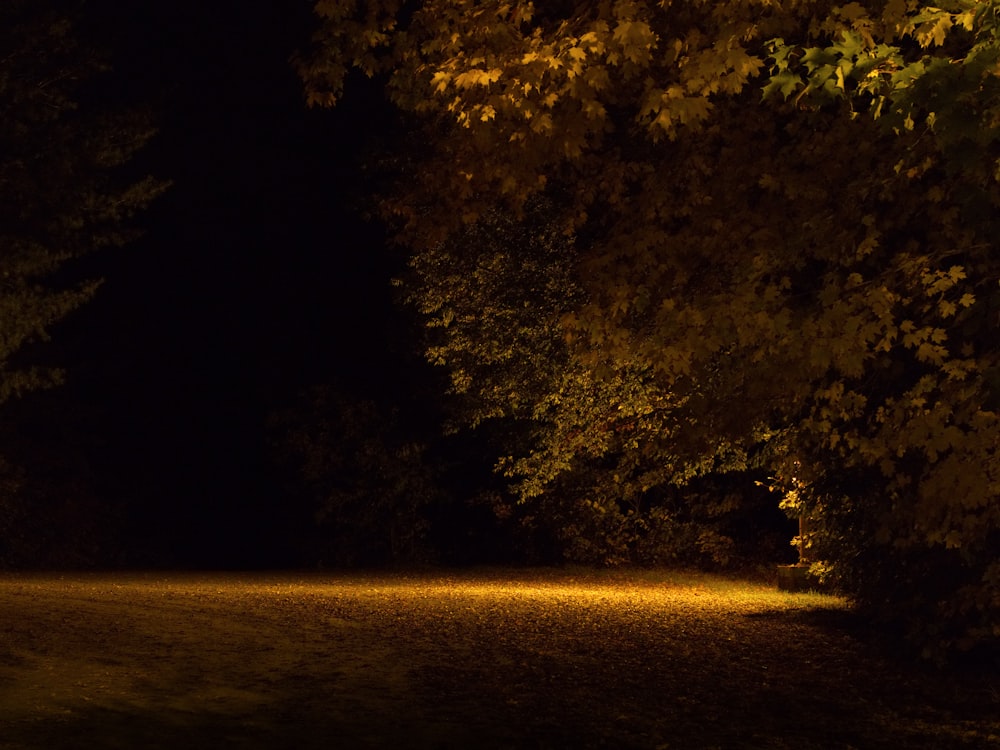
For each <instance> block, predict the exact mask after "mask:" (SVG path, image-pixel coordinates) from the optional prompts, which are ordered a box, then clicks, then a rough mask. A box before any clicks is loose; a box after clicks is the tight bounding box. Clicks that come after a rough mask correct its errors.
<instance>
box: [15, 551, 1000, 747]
mask: <svg viewBox="0 0 1000 750" xmlns="http://www.w3.org/2000/svg"><path fill="white" fill-rule="evenodd" d="M849 618H850V615H849V612H848V611H847V609H846V605H845V603H844V602H843V601H842V600H840V599H838V598H836V597H832V596H826V595H822V594H816V593H807V594H789V593H784V592H778V591H776V590H775V589H774V587H773V586H771V585H768V584H761V583H753V582H748V581H740V580H732V579H727V578H722V577H718V576H711V575H707V574H698V573H682V572H671V571H661V572H631V573H629V572H608V571H603V572H601V571H586V570H486V571H474V572H459V573H453V572H449V573H442V572H440V571H437V572H433V571H432V572H422V573H411V574H364V575H362V574H339V573H333V574H322V573H306V574H291V573H282V574H176V575H173V574H171V575H167V574H154V573H148V574H127V575H126V574H73V575H64V576H58V575H13V574H10V575H7V576H5V577H0V730H2V731H0V748H3V750H8V749H10V750H15V749H16V750H21V749H22V748H71V747H80V746H81V740H83V744H84V745H85V746H87V747H92V748H104V747H107V748H118V747H121V748H132V747H144V748H161V747H162V748H177V747H184V748H187V749H188V750H195V749H197V748H202V747H205V748H208V747H213V748H214V747H221V746H224V747H227V748H228V747H233V748H248V749H249V748H285V747H287V748H320V747H323V748H328V747H344V748H354V747H357V748H383V747H386V748H390V747H391V748H396V747H401V748H402V747H405V748H466V747H477V748H563V747H573V748H792V747H794V748H797V749H801V748H859V749H860V748H864V749H866V750H867V749H868V748H927V749H928V750H929V749H930V748H935V749H938V748H951V747H956V748H980V747H984V748H985V747H1000V689H998V683H997V681H996V679H995V677H994V676H992V675H990V674H977V675H971V676H970V675H957V674H950V675H945V674H937V673H933V672H930V671H928V670H927V669H926V668H923V667H921V666H919V665H915V664H908V663H906V662H902V661H900V660H899V659H898V658H894V657H893V656H891V655H890V654H888V653H885V652H883V651H881V650H880V649H879V648H878V647H876V646H875V645H874V644H873V643H870V642H866V641H864V640H860V639H859V638H858V637H856V635H855V634H854V631H853V630H850V629H846V628H844V627H842V626H840V625H839V623H842V622H845V621H849Z"/></svg>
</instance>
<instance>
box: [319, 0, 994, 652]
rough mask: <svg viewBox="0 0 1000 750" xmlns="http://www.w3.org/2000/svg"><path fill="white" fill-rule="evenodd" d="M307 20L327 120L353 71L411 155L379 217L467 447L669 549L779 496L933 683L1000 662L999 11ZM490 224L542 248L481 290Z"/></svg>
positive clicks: (354, 13)
mask: <svg viewBox="0 0 1000 750" xmlns="http://www.w3.org/2000/svg"><path fill="white" fill-rule="evenodd" d="M315 7H316V12H317V14H318V15H319V16H320V18H321V19H322V26H321V29H320V30H319V31H318V32H317V45H316V48H315V50H314V54H313V55H312V56H311V57H310V58H308V59H304V60H302V61H301V62H300V69H301V72H302V74H303V77H304V79H305V82H306V85H307V89H308V91H309V97H310V101H311V102H312V103H314V104H319V105H330V104H333V103H334V102H335V101H336V98H337V97H338V96H339V95H340V94H341V93H342V86H343V80H344V75H345V71H347V70H348V69H349V68H351V67H352V66H353V67H357V68H360V69H362V70H363V71H365V72H367V73H369V74H372V75H374V74H380V75H383V76H385V80H386V81H387V84H386V89H387V92H388V95H389V97H390V98H391V100H392V101H393V102H395V103H396V104H397V105H398V106H399V107H400V108H401V109H403V110H405V111H408V112H410V113H412V114H413V115H414V118H415V122H416V123H417V127H420V128H422V129H423V130H422V137H423V141H424V143H425V144H426V152H425V153H424V154H423V155H422V158H421V159H420V161H419V170H418V171H417V172H416V173H415V174H407V175H406V176H405V179H402V180H400V182H399V184H398V185H397V188H396V189H395V190H394V191H392V192H390V193H389V194H387V195H386V196H384V204H383V205H384V208H385V215H386V216H387V217H388V218H390V219H391V220H393V221H394V222H395V223H396V226H398V228H399V237H400V239H401V240H403V241H404V242H406V243H407V244H408V246H409V247H410V248H411V250H412V252H413V256H414V265H415V268H417V269H418V271H419V272H421V273H423V275H424V278H425V280H426V279H428V278H430V279H434V278H435V276H436V275H437V274H438V273H439V271H438V270H437V269H439V268H440V269H441V271H440V272H441V274H442V275H440V277H439V278H436V280H435V281H433V283H429V284H428V283H425V285H424V287H423V291H422V292H418V296H419V295H420V294H423V295H424V299H423V302H422V305H423V307H424V312H425V313H427V314H429V316H430V318H429V319H430V321H431V322H432V323H433V324H434V325H436V326H445V327H448V326H452V325H457V326H458V328H457V329H456V330H455V331H454V332H452V333H451V335H450V336H446V337H445V338H444V340H443V343H440V344H439V345H437V346H436V347H435V348H433V349H432V350H431V356H432V358H434V359H435V360H437V361H440V362H442V363H444V364H446V365H448V366H450V367H451V368H452V370H453V372H454V373H455V375H456V378H457V381H456V384H457V385H459V386H460V390H463V391H464V392H465V393H466V394H469V395H471V396H473V397H474V398H473V400H474V401H475V403H476V405H475V406H474V407H472V409H471V411H470V412H469V414H470V415H471V416H470V421H472V422H473V423H475V422H476V421H477V420H481V419H483V418H484V417H487V416H490V415H493V414H497V413H501V412H502V413H505V414H506V413H511V414H514V416H517V417H518V418H522V419H527V420H529V421H531V422H532V431H531V432H530V433H529V435H530V440H528V441H523V440H522V441H520V442H517V443H516V444H513V445H511V446H510V448H509V450H510V453H509V454H508V458H506V459H505V460H504V461H503V462H502V465H503V467H504V468H505V470H506V471H508V472H509V473H510V474H511V476H513V477H514V478H515V479H516V481H517V482H519V488H520V495H521V499H522V500H523V501H525V502H531V503H536V504H537V505H538V507H539V508H541V509H545V508H551V507H557V508H563V507H565V506H566V504H567V503H569V504H570V505H571V506H573V507H574V508H576V509H577V511H579V509H582V508H593V509H595V511H596V512H595V513H594V514H592V516H593V517H596V516H597V515H601V514H603V511H602V510H601V509H602V508H605V509H606V508H611V507H613V508H615V509H617V510H618V511H619V515H620V514H621V511H622V509H625V511H624V512H625V513H626V514H627V512H628V510H627V509H628V508H630V507H633V508H635V509H636V510H641V511H643V512H644V513H645V515H644V516H643V517H644V518H654V517H655V515H656V514H655V513H654V512H653V509H656V508H660V507H668V506H664V505H663V502H662V500H660V498H663V497H665V496H666V495H667V494H668V493H670V492H672V491H673V489H672V488H674V487H675V486H677V485H685V484H687V483H689V482H691V481H692V480H695V479H697V478H699V477H705V476H713V475H719V474H726V473H733V472H737V473H738V472H748V471H751V470H754V469H766V470H767V473H768V475H769V476H770V477H771V479H770V480H769V481H770V483H771V486H772V487H773V488H775V489H777V490H779V491H780V492H781V493H782V494H783V495H784V497H785V500H784V504H785V506H786V507H787V508H788V509H789V510H790V511H791V512H792V513H795V514H798V513H804V514H807V515H809V516H810V517H811V518H812V520H813V523H812V528H813V529H814V531H813V532H812V534H811V538H810V539H809V540H807V541H808V542H809V543H810V544H811V545H812V546H813V551H814V554H815V557H816V558H817V559H819V560H820V562H819V563H817V568H818V569H819V570H820V571H821V572H823V573H824V574H825V575H827V576H829V577H830V578H832V579H835V580H837V581H839V582H840V584H841V585H842V586H843V587H844V588H845V589H846V590H847V591H848V593H850V594H851V595H852V596H853V597H854V598H855V599H856V600H857V602H858V603H859V604H860V605H862V606H863V607H865V608H866V609H868V610H869V611H871V612H873V613H874V614H876V615H878V616H880V617H883V618H885V619H887V620H892V621H894V622H898V623H901V624H903V625H904V626H905V627H906V628H907V629H908V631H909V634H910V635H911V637H912V638H913V639H914V640H915V641H916V642H918V643H920V644H922V645H924V646H925V647H926V648H927V650H928V652H929V653H930V652H940V651H944V650H947V649H950V648H954V647H959V648H972V647H974V646H976V645H979V644H987V643H991V642H992V643H995V642H996V640H997V639H998V637H1000V554H998V553H1000V549H998V548H1000V502H998V496H1000V455H998V444H997V440H996V435H997V428H998V426H1000V425H998V414H997V411H996V409H997V406H998V396H1000V392H998V385H1000V360H998V354H1000V349H998V345H997V343H996V342H997V338H996V336H995V332H996V329H997V323H998V317H997V316H998V307H1000V288H998V279H1000V268H998V257H1000V256H998V254H997V252H996V250H997V248H996V237H997V236H998V232H997V226H996V222H997V219H996V217H997V216H998V215H1000V214H998V212H997V208H998V207H1000V206H998V203H1000V193H998V185H997V174H998V172H997V164H998V161H997V158H998V156H1000V154H998V152H997V144H996V129H997V124H996V123H997V122H998V119H997V113H998V112H1000V108H998V101H997V92H998V91H1000V87H998V76H1000V72H998V71H1000V67H998V65H997V60H998V59H1000V57H998V56H1000V41H998V38H997V28H998V26H997V17H998V12H1000V5H998V4H997V3H996V2H993V1H985V2H974V1H972V0H956V2H954V3H953V4H952V6H951V7H948V8H944V9H942V8H934V7H930V6H926V5H924V4H922V3H919V2H916V1H915V0H889V1H888V2H875V1H873V2H868V3H858V2H852V3H847V4H843V5H838V4H836V3H830V2H821V1H810V2H798V3H791V4H779V3H777V2H772V1H771V0H730V1H727V2H711V3H709V2H696V1H695V2H683V3H682V2H666V1H663V2H653V1H652V0H645V1H640V0H617V1H614V2H612V1H611V0H593V1H592V2H584V3H573V4H564V3H554V4H552V3H546V4H545V5H544V7H542V6H539V7H537V8H536V7H535V6H534V5H533V4H532V3H528V2H503V1H500V0H494V1H493V2H486V3H475V4H473V3H466V2H445V1H444V0H425V1H424V2H422V3H418V4H412V3H402V2H398V1H394V0H381V1H372V2H360V3H359V2H351V1H349V0H320V2H317V3H316V6H315ZM540 200H541V201H544V202H545V205H546V206H547V209H546V219H545V227H547V229H545V231H546V232H548V233H549V234H548V235H545V234H544V232H539V230H538V229H537V228H531V227H532V226H533V224H532V222H534V221H535V219H533V218H532V216H531V213H532V210H533V206H536V205H538V202H539V201H540ZM496 216H505V217H508V218H507V219H505V220H507V221H509V220H516V221H522V220H524V221H526V222H527V224H525V226H526V227H528V228H527V229H525V230H524V232H525V236H524V238H523V239H519V238H518V237H516V236H513V235H508V240H507V241H506V242H505V243H502V247H499V248H497V249H496V250H495V251H494V252H493V253H492V257H491V255H490V254H486V255H484V254H483V252H482V239H481V238H482V235H483V233H489V232H491V231H492V230H491V228H490V227H491V226H494V225H495V224H496V219H495V218H494V217H496ZM470 227H471V229H470ZM477 233H478V234H477ZM557 234H558V235H559V236H561V237H563V238H564V239H563V240H562V242H564V243H565V244H564V246H562V247H561V249H559V250H558V252H554V251H553V250H552V249H549V250H546V247H548V245H546V242H548V241H546V242H542V243H541V244H539V242H538V241H536V238H538V237H545V236H551V237H555V236H556V235H557ZM449 247H451V248H461V247H465V248H467V249H468V253H469V261H468V262H469V263H470V264H473V265H472V266H470V270H474V271H475V272H473V273H468V272H465V273H463V272H461V271H460V270H459V272H456V270H455V269H453V268H447V267H442V266H441V264H440V260H439V259H440V258H441V257H442V253H445V254H447V255H448V256H449V257H456V258H457V257H459V255H460V254H459V253H458V252H456V251H455V250H454V249H453V250H443V249H442V248H449ZM503 253H508V254H509V255H510V257H511V258H512V259H513V258H516V260H509V261H504V262H502V263H499V265H498V264H497V263H494V262H493V261H494V260H503V258H502V256H503ZM481 261H485V262H481ZM476 263H478V265H475V264H476ZM521 263H523V264H524V266H523V267H524V268H525V269H527V270H526V271H525V272H524V273H525V274H528V275H529V276H531V278H532V279H533V281H531V283H530V284H528V285H525V283H524V278H523V275H519V274H518V273H512V272H511V269H519V268H521V266H520V264H521ZM484 279H485V281H484ZM560 287H561V288H562V289H563V291H564V294H562V295H560V294H554V293H553V290H555V289H558V288H560ZM525 295H527V297H528V301H529V302H530V303H531V305H529V306H528V308H525V305H524V301H525V299H524V296H525ZM487 297H488V298H489V300H490V304H488V305H478V307H475V306H471V305H470V306H469V307H468V308H467V310H466V314H465V315H464V316H460V315H458V314H457V313H451V312H449V310H450V309H452V308H455V307H461V305H462V304H464V303H459V302H457V300H461V299H463V298H468V299H474V300H475V299H479V300H484V299H486V298H487ZM532 305H533V307H532ZM477 310H478V312H477ZM469 311H472V314H471V315H469V314H468V313H469ZM449 315H451V316H452V317H450V318H449ZM505 316H507V317H505ZM526 322H527V323H528V325H525V323H526ZM512 324H513V325H512ZM501 329H502V330H501ZM507 362H509V363H510V366H509V367H507V369H506V372H505V373H504V374H503V377H501V378H500V379H499V380H498V379H497V372H498V365H500V364H503V363H507ZM502 369H503V368H501V370H502ZM511 373H515V374H514V375H511ZM518 434H519V435H523V433H518ZM698 481H703V480H700V479H699V480H698ZM749 484H750V482H749V481H748V485H749ZM553 503H554V505H553ZM546 512H548V511H546ZM605 515H606V514H605ZM567 522H569V521H567ZM579 531H580V534H579V536H580V538H581V539H583V540H586V541H587V542H588V543H592V542H594V540H601V539H604V540H606V539H607V529H606V528H604V527H602V526H601V525H600V524H597V525H595V526H593V527H590V528H587V529H581V530H579ZM632 538H633V539H635V538H638V537H637V536H636V535H632ZM600 544H601V545H604V546H603V549H605V550H608V551H609V552H610V550H611V549H612V547H611V546H610V545H608V544H606V543H605V542H604V541H602V542H600ZM584 557H586V555H584ZM605 558H606V559H609V560H611V561H614V560H616V559H617V557H616V556H615V555H613V554H606V555H605Z"/></svg>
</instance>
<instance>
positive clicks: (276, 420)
mask: <svg viewBox="0 0 1000 750" xmlns="http://www.w3.org/2000/svg"><path fill="white" fill-rule="evenodd" d="M271 422H272V424H271V430H272V435H273V442H274V455H275V459H276V461H277V463H278V465H279V467H280V468H282V469H283V470H284V472H285V476H286V477H287V479H288V484H289V486H290V487H291V488H293V489H291V490H290V491H289V493H288V494H289V499H290V500H292V501H294V502H296V503H297V504H298V507H297V508H295V512H293V513H291V514H290V516H291V517H292V518H293V519H298V520H299V523H300V527H299V528H295V529H288V530H286V531H288V532H289V533H291V534H292V535H293V536H294V539H295V547H296V549H297V550H298V555H299V559H298V562H299V563H300V564H310V565H320V566H345V565H348V566H351V565H384V564H387V563H413V562H422V561H425V560H426V559H427V557H428V555H430V545H429V544H428V540H427V536H428V532H429V525H430V524H429V519H428V516H427V514H426V510H427V508H428V506H433V505H435V504H439V503H440V502H441V500H442V498H441V492H440V489H439V486H438V483H437V482H436V481H435V476H434V471H433V469H432V465H431V462H430V461H428V460H427V459H426V458H425V453H426V446H425V445H423V444H422V443H420V442H419V440H417V439H415V438H413V437H412V436H410V435H409V434H408V431H407V430H406V428H405V426H404V425H402V424H401V423H400V416H399V411H398V409H397V408H395V407H392V406H389V405H387V404H381V403H376V402H374V401H370V400H366V399H362V398H357V397H354V396H349V395H346V394H345V393H344V392H342V391H341V390H339V389H337V388H335V387H333V386H329V385H327V386H316V387H314V388H312V389H310V390H308V391H307V392H305V393H303V394H301V396H300V398H299V400H298V403H296V404H295V405H293V406H291V407H289V408H287V409H284V410H279V411H276V412H275V413H274V414H273V415H272V419H271ZM275 531H276V532H279V531H280V530H279V529H275Z"/></svg>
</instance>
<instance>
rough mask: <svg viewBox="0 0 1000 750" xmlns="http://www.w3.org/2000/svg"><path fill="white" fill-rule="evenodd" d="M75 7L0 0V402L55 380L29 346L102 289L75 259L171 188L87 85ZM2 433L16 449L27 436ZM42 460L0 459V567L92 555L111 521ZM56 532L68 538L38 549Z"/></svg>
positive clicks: (130, 118) (92, 57)
mask: <svg viewBox="0 0 1000 750" xmlns="http://www.w3.org/2000/svg"><path fill="white" fill-rule="evenodd" d="M69 5H70V4H68V3H61V2H58V1H55V0H54V1H52V2H48V1H46V0H9V1H7V2H4V3H2V4H0V113H2V115H0V404H3V403H4V402H7V401H9V400H10V399H11V398H12V397H15V396H19V395H21V394H24V393H26V392H28V391H31V390H33V389H38V388H43V387H46V386H50V385H53V384H55V383H57V382H59V380H60V379H61V375H62V374H61V372H60V370H59V369H58V368H50V367H42V366H40V365H38V364H37V363H38V349H37V347H36V346H35V345H36V344H39V343H41V342H45V341H47V340H48V338H49V335H50V331H51V329H52V326H53V325H54V324H56V323H57V322H58V321H60V320H62V319H63V318H64V317H65V316H67V315H68V314H69V313H70V312H71V311H73V310H75V309H76V308H77V307H79V306H80V305H82V304H84V303H85V302H87V300H89V299H91V297H92V296H93V295H94V293H95V292H96V290H97V288H98V286H99V282H98V281H97V280H94V279H91V278H87V279H84V280H82V281H81V280H80V277H81V275H82V274H81V271H80V269H79V267H75V266H74V264H75V263H76V262H77V261H78V260H79V259H81V258H82V257H84V256H85V255H87V254H90V253H92V252H94V251H96V250H99V249H101V248H105V247H108V246H112V245H120V244H122V243H124V242H126V241H128V240H129V239H130V238H131V237H133V236H134V228H133V227H131V226H130V219H131V218H132V217H133V216H134V215H135V214H136V213H137V212H138V211H140V210H141V209H143V208H144V207H145V206H146V205H147V204H148V203H149V202H150V201H151V200H152V199H153V198H155V197H156V195H158V194H159V193H160V192H162V191H163V190H164V189H165V187H166V185H165V183H162V182H158V181H155V180H153V179H151V178H145V179H138V180H136V179H135V178H134V177H130V176H128V175H127V174H126V173H125V167H126V166H127V165H128V164H129V162H130V160H131V159H132V157H133V155H134V154H135V152H136V151H137V150H138V149H139V148H141V147H142V146H143V144H145V143H146V142H147V141H148V139H149V138H150V137H151V135H152V133H153V129H152V127H151V125H150V123H149V118H148V117H146V116H144V115H142V114H140V113H137V112H127V111H115V110H112V109H110V108H108V107H107V106H106V105H105V104H103V103H101V102H100V97H99V91H98V89H97V87H95V85H94V81H95V80H96V79H97V76H98V74H100V73H101V72H102V71H104V70H105V69H106V65H105V64H104V63H103V62H102V59H101V57H100V56H99V55H98V54H97V53H96V52H94V51H93V50H91V49H90V48H88V47H87V46H86V45H85V44H82V43H81V42H80V41H79V39H78V38H77V35H76V33H75V29H74V24H73V22H72V20H73V12H72V8H70V7H68V6H69ZM7 406H8V408H9V407H10V404H9V403H8V404H7ZM8 416H9V413H8ZM3 432H7V431H6V430H4V431H3ZM7 440H9V441H10V440H17V442H16V443H14V444H13V445H14V451H13V452H14V453H17V452H18V451H21V450H25V449H27V448H28V446H29V445H31V444H32V440H30V439H25V438H24V436H23V435H18V436H15V437H10V436H8V437H7ZM36 447H37V446H36ZM49 468H50V469H51V471H50V472H48V474H47V476H45V477H42V478H41V481H39V477H31V476H28V475H27V473H26V472H25V471H24V469H23V467H20V466H16V465H14V464H13V463H12V462H10V461H8V460H5V459H3V458H0V488H2V491H0V519H2V520H0V562H3V563H5V564H11V565H15V564H22V565H23V564H31V563H34V564H50V565H67V564H74V565H75V564H86V563H87V562H91V563H92V562H94V554H93V553H94V550H93V549H92V547H93V546H94V545H95V544H96V543H97V540H98V539H99V537H100V536H101V534H100V533H98V532H99V531H100V530H99V529H97V527H99V526H100V525H101V523H102V522H103V521H104V520H105V519H104V518H103V517H99V516H98V514H97V513H96V512H95V507H94V505H93V504H92V503H90V502H89V501H91V500H93V497H85V496H78V495H77V494H76V493H75V492H72V493H71V492H68V491H67V490H70V489H75V488H76V487H77V486H78V485H79V484H81V483H84V482H85V479H84V478H83V476H82V473H81V471H80V470H79V469H80V466H79V464H78V463H77V462H76V461H75V460H74V459H73V458H72V457H58V458H57V459H56V460H54V461H53V462H52V464H51V465H50V466H49ZM41 487H46V488H48V489H49V490H50V491H49V492H46V491H45V490H42V489H41ZM57 490H58V491H57ZM43 495H47V499H48V500H49V501H50V502H48V503H45V502H41V501H40V500H39V498H40V496H43ZM55 528H61V529H63V530H64V531H70V532H71V533H70V534H68V535H67V536H68V537H69V536H71V537H72V539H73V540H74V541H73V543H72V544H68V545H66V544H64V545H55V544H46V543H44V542H43V541H42V540H46V539H51V538H53V535H52V533H51V532H52V530H53V529H55ZM29 529H30V530H29ZM102 552H104V551H102Z"/></svg>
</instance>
